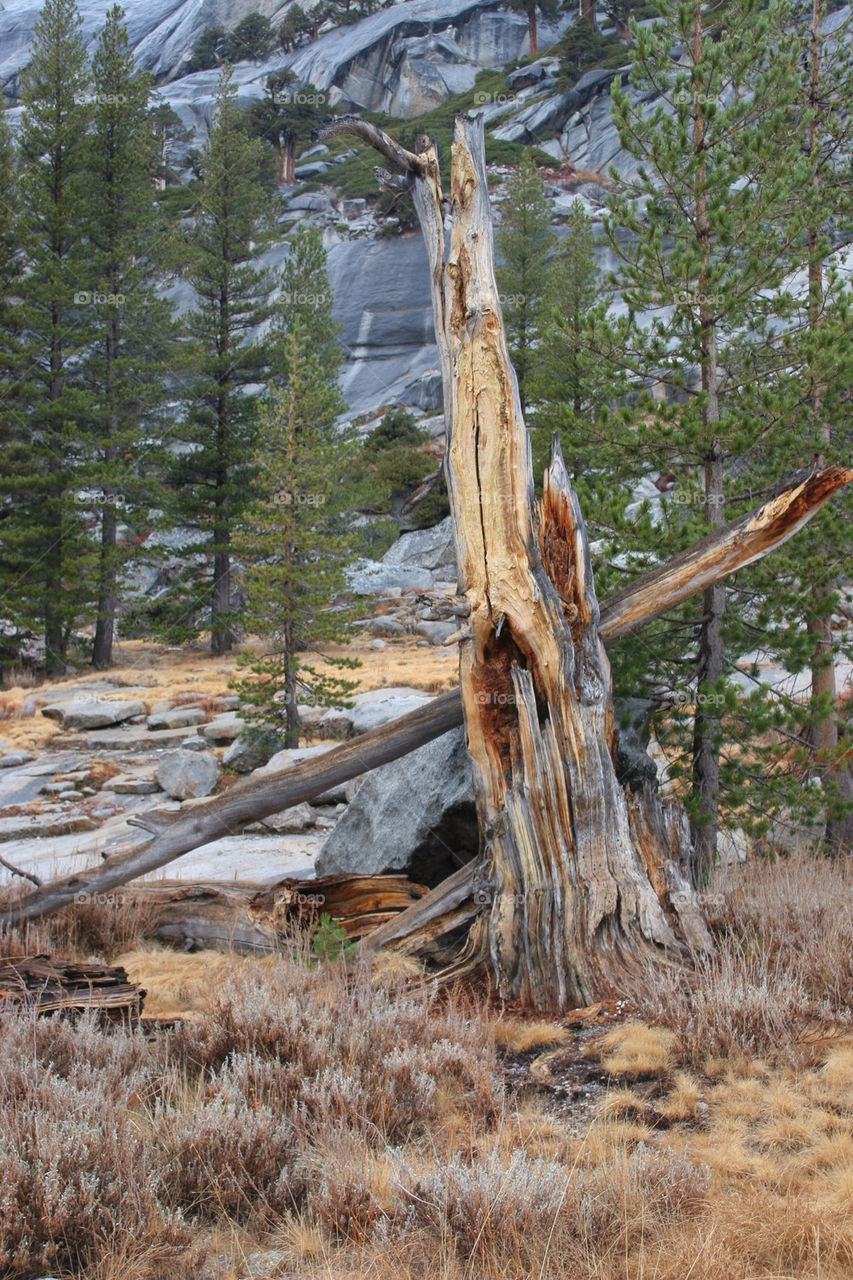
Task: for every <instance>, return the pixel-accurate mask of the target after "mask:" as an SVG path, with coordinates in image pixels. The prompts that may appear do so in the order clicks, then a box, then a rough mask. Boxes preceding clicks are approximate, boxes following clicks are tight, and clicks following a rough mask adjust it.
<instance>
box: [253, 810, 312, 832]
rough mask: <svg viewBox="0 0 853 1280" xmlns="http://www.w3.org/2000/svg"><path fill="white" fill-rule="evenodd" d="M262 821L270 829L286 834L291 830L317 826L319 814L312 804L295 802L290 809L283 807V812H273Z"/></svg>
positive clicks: (302, 829) (303, 829)
mask: <svg viewBox="0 0 853 1280" xmlns="http://www.w3.org/2000/svg"><path fill="white" fill-rule="evenodd" d="M262 822H263V825H264V826H265V827H266V828H267V829H268V830H270V831H276V832H278V833H279V835H285V834H287V833H289V832H295V831H305V830H306V829H307V828H308V827H313V826H315V825H316V823H317V815H316V813H315V812H314V810H313V809H312V808H311V806H310V804H295V805H293V806H292V807H291V808H290V809H283V810H282V812H281V813H271V814H270V815H269V817H268V818H263V819H262Z"/></svg>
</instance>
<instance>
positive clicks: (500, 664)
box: [386, 117, 711, 1009]
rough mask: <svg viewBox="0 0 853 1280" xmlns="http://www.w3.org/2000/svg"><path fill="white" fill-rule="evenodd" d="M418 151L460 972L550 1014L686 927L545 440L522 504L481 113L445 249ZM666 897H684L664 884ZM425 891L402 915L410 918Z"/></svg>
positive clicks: (514, 399)
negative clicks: (461, 823) (618, 766)
mask: <svg viewBox="0 0 853 1280" xmlns="http://www.w3.org/2000/svg"><path fill="white" fill-rule="evenodd" d="M420 145H421V150H420V153H419V154H418V155H417V157H415V164H414V165H412V164H411V162H410V161H407V164H408V167H409V171H410V172H412V173H413V174H414V185H413V194H414V198H415V207H416V209H417V211H418V214H419V216H420V220H421V225H422V229H423V232H424V237H425V241H426V245H427V252H428V255H429V259H430V274H431V283H432V291H433V309H434V317H435V328H436V338H437V342H438V349H439V356H440V360H441V367H442V375H443V385H444V405H445V417H446V425H447V450H446V454H445V468H446V474H447V484H448V491H449V496H450V507H451V514H452V518H453V527H454V535H455V542H456V552H457V561H458V569H459V588H460V591H461V592H462V593H463V594H464V595H465V597H466V599H467V602H468V605H469V610H470V612H469V619H468V624H467V627H466V628H465V630H464V632H463V634H462V636H461V642H460V680H459V682H460V689H461V693H462V706H463V711H464V715H465V728H466V735H467V740H468V750H469V753H470V756H471V762H472V768H473V775H474V791H475V798H476V803H477V812H478V818H479V824H480V835H481V855H482V867H481V869H480V870H479V871H478V872H477V873H475V878H474V896H475V899H478V900H479V902H480V903H481V904H482V905H483V907H484V910H483V912H482V914H481V915H480V916H479V917H478V918H477V919H476V920H475V921H474V923H473V925H472V927H471V932H470V936H469V945H468V947H467V950H466V953H465V957H464V962H463V963H464V964H465V965H473V964H475V963H478V962H479V961H481V960H483V959H487V960H488V962H489V964H490V967H491V971H492V973H493V975H494V979H495V981H496V984H497V987H498V990H499V992H500V994H501V995H502V996H504V997H506V998H509V999H513V1000H517V1001H520V1002H522V1003H524V1004H527V1005H530V1006H533V1007H536V1008H543V1009H545V1008H550V1009H566V1008H568V1007H571V1006H577V1005H585V1004H589V1003H590V1002H591V1001H592V1000H593V999H594V998H595V997H596V996H598V995H601V994H603V993H605V992H607V993H609V992H612V991H613V990H614V989H615V990H618V989H620V988H622V987H624V984H625V981H626V979H627V978H629V977H630V976H635V975H636V974H637V972H638V971H639V970H640V968H641V967H642V965H643V964H644V963H646V962H648V961H649V960H652V959H654V958H656V957H660V956H662V955H663V954H665V953H672V954H686V951H687V946H686V938H685V931H684V930H683V929H681V928H680V927H679V916H678V912H677V911H676V910H675V908H674V906H672V905H671V904H669V903H668V898H669V895H670V882H671V881H672V876H668V875H667V870H666V866H665V863H666V861H667V853H668V850H667V847H666V845H665V842H664V841H662V840H660V841H657V840H656V839H654V838H653V836H654V834H655V833H656V826H655V824H654V823H651V822H650V823H648V824H647V828H648V831H649V832H651V833H652V835H651V836H650V838H649V840H648V848H647V849H646V850H645V851H644V852H645V858H646V863H645V864H644V861H643V859H641V856H640V854H639V853H638V850H637V848H636V847H635V844H634V841H633V839H632V835H631V829H630V825H629V819H628V810H627V805H626V800H625V796H624V795H623V793H622V790H621V788H620V786H619V784H618V782H617V779H616V773H615V769H614V765H613V759H612V755H611V749H612V747H613V744H614V732H613V705H612V696H611V679H610V666H609V663H608V660H607V655H606V652H605V649H604V645H603V642H602V640H601V636H600V634H599V609H598V602H597V600H596V596H595V589H594V584H593V578H592V569H591V564H590V559H589V548H588V546H587V539H586V532H585V529H584V525H583V520H582V518H581V514H580V509H579V506H578V502H577V498H576V495H575V493H574V491H573V489H572V486H571V484H570V482H569V477H568V474H567V472H566V469H565V466H564V465H563V460H562V457H561V455H560V451H559V446H558V445H557V443H556V441H555V443H554V446H553V448H552V456H551V462H550V466H549V468H548V471H547V473H546V476H545V486H544V495H543V502H542V508H541V510H539V509H537V506H536V503H535V500H534V492H533V474H532V466H531V458H530V447H529V440H528V435H527V431H526V429H525V426H524V421H523V418H522V412H521V404H520V399H519V393H518V383H517V380H516V377H515V373H514V371H513V369H512V366H511V364H510V360H509V354H508V350H507V344H506V337H505V333H504V329H503V322H502V318H501V308H500V303H499V300H498V290H497V285H496V281H495V273H494V258H493V236H492V222H491V211H490V205H489V192H488V182H487V177H486V168H485V148H484V137H483V123H482V118H481V117H474V118H469V117H458V118H457V120H456V125H455V133H454V142H453V148H452V158H451V192H450V203H451V233H450V246H449V253H447V255H446V256H445V237H444V217H443V208H442V193H441V187H440V180H439V169H438V158H437V155H436V152H435V147H434V144H432V143H431V142H430V141H429V140H423V142H422V143H421V144H420ZM386 154H389V151H388V150H386ZM390 154H391V156H392V158H394V156H393V152H390ZM649 862H651V864H652V865H651V868H650V866H649V865H648V863H649ZM650 870H651V871H652V872H653V873H654V876H655V877H656V879H657V880H658V881H659V883H660V884H661V885H662V886H663V891H662V893H661V895H660V896H659V895H658V893H657V892H656V891H655V888H654V887H653V882H652V877H651V876H650ZM435 893H436V895H437V894H438V893H439V891H438V890H437V891H435ZM678 893H679V894H680V895H681V896H684V894H685V893H686V894H687V896H688V898H689V896H690V895H689V890H687V889H686V886H685V885H684V883H683V881H680V883H679V885H678ZM431 897H432V895H428V898H427V899H425V900H424V903H422V904H419V905H418V906H417V907H415V908H413V909H412V911H411V912H410V913H409V915H410V916H412V917H419V916H422V914H423V910H424V908H425V907H426V906H427V904H428V902H429V899H430V898H431ZM691 918H692V924H693V928H692V932H691V937H690V942H691V943H692V945H693V946H700V947H702V948H708V947H710V945H711V944H710V938H709V936H708V934H707V931H706V930H705V929H704V926H703V925H702V922H701V917H700V916H699V913H698V910H695V909H693V910H692V915H691Z"/></svg>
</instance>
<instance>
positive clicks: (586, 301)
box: [528, 200, 616, 476]
mask: <svg viewBox="0 0 853 1280" xmlns="http://www.w3.org/2000/svg"><path fill="white" fill-rule="evenodd" d="M566 228H567V235H566V238H565V239H564V240H562V241H561V242H560V246H559V249H558V250H557V253H556V254H555V256H554V259H553V260H552V262H551V264H550V266H549V270H548V280H547V284H546V286H545V292H544V295H543V299H542V320H541V323H540V330H541V336H540V340H539V344H538V347H537V350H536V362H535V366H534V368H533V371H532V373H531V376H530V389H531V393H532V401H533V410H532V411H531V412H529V413H528V426H529V428H530V433H531V439H532V442H533V454H534V475H536V476H538V475H540V474H541V473H542V471H543V469H544V466H545V465H546V457H547V454H548V450H549V448H550V440H551V436H552V435H553V433H554V432H555V431H556V432H557V433H558V434H559V436H560V440H561V444H562V446H563V456H564V458H565V460H566V464H567V466H568V467H569V469H570V471H572V472H578V471H580V470H583V467H584V463H585V461H586V460H587V459H588V456H589V435H590V429H591V424H592V422H594V421H595V419H596V418H597V417H598V415H599V413H600V411H601V410H602V409H603V408H604V407H605V405H606V404H607V402H608V400H609V399H611V398H612V397H613V396H614V394H615V393H616V386H615V384H614V381H613V377H612V375H611V374H610V372H609V371H608V370H606V369H602V366H601V362H600V361H599V359H598V357H597V355H596V353H595V351H594V350H593V349H592V334H593V333H594V331H595V327H596V325H600V324H601V323H603V322H604V320H605V318H606V314H607V309H608V306H609V304H610V301H611V299H612V290H610V289H609V288H608V287H607V285H606V284H605V281H604V279H603V275H602V272H601V271H600V269H599V267H598V263H597V262H596V257H595V251H596V236H595V232H594V230H593V225H592V220H591V218H590V217H589V216H588V215H587V213H586V212H585V211H584V208H583V205H582V204H581V202H580V201H579V200H575V201H573V202H572V204H571V206H570V208H569V213H568V215H567V218H566Z"/></svg>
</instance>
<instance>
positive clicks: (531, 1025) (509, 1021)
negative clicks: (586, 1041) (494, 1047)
mask: <svg viewBox="0 0 853 1280" xmlns="http://www.w3.org/2000/svg"><path fill="white" fill-rule="evenodd" d="M494 1036H495V1041H496V1043H497V1044H499V1045H500V1046H501V1048H503V1049H510V1050H512V1052H513V1053H528V1052H529V1051H530V1050H531V1049H550V1048H551V1047H552V1046H553V1045H558V1044H565V1043H566V1042H567V1041H568V1040H569V1039H570V1038H571V1032H570V1031H569V1030H568V1028H567V1027H563V1026H560V1024H559V1023H557V1022H546V1021H533V1022H526V1021H524V1022H523V1021H521V1020H520V1019H516V1018H498V1019H495V1022H494Z"/></svg>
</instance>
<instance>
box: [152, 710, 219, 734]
mask: <svg viewBox="0 0 853 1280" xmlns="http://www.w3.org/2000/svg"><path fill="white" fill-rule="evenodd" d="M205 719H206V716H205V712H204V711H202V709H201V707H173V708H172V709H171V711H161V712H159V713H158V714H157V715H151V716H149V717H148V728H149V729H151V730H156V729H189V728H190V727H191V725H194V724H203V723H204V720H205Z"/></svg>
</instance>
